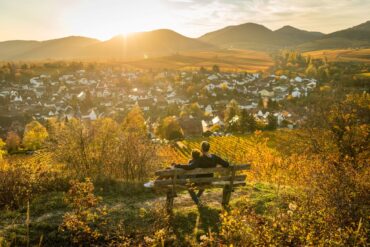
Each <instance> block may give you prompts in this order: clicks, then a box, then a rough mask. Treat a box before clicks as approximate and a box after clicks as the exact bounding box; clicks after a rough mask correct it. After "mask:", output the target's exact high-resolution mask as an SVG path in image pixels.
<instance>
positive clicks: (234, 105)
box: [224, 100, 240, 129]
mask: <svg viewBox="0 0 370 247" xmlns="http://www.w3.org/2000/svg"><path fill="white" fill-rule="evenodd" d="M239 114H240V108H239V105H238V102H236V101H235V100H231V101H230V102H229V104H227V106H226V110H225V117H224V121H225V124H226V128H227V129H229V127H230V125H231V123H230V121H231V120H232V119H233V118H234V117H235V116H238V115H239Z"/></svg>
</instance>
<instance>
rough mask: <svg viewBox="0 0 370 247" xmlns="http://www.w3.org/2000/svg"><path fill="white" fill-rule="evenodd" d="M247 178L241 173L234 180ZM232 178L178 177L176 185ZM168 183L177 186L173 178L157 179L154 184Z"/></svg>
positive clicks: (162, 184)
mask: <svg viewBox="0 0 370 247" xmlns="http://www.w3.org/2000/svg"><path fill="white" fill-rule="evenodd" d="M245 178H246V176H245V175H239V176H235V178H234V181H244V180H245ZM231 179H232V177H231V176H227V177H219V178H215V177H205V178H186V179H177V180H176V185H177V184H189V183H190V184H191V183H212V182H222V181H226V182H228V181H230V180H231ZM167 185H172V186H175V185H174V184H173V180H172V179H167V180H156V181H154V186H167Z"/></svg>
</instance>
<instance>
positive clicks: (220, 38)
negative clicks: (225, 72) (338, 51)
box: [199, 23, 324, 50]
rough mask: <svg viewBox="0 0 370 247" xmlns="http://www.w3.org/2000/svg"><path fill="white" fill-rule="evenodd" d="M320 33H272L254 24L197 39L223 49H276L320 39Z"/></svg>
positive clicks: (283, 30)
mask: <svg viewBox="0 0 370 247" xmlns="http://www.w3.org/2000/svg"><path fill="white" fill-rule="evenodd" d="M323 35H324V34H322V33H320V32H308V31H304V30H300V29H297V28H295V27H292V26H284V27H282V28H280V29H278V30H276V31H272V30H270V29H268V28H266V27H265V26H262V25H259V24H255V23H245V24H241V25H237V26H229V27H226V28H223V29H220V30H217V31H214V32H211V33H207V34H205V35H203V36H201V37H200V38H199V39H200V40H203V41H205V42H209V43H211V44H215V45H218V46H221V47H223V48H240V49H257V50H261V49H268V50H271V49H278V48H282V47H286V46H291V45H297V44H300V43H302V42H307V41H310V40H314V39H317V38H320V37H322V36H323Z"/></svg>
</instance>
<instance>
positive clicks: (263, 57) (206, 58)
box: [123, 50, 273, 72]
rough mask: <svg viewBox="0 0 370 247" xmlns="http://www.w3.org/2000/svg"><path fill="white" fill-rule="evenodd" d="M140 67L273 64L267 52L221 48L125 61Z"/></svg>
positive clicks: (262, 68) (258, 66) (264, 66)
mask: <svg viewBox="0 0 370 247" xmlns="http://www.w3.org/2000/svg"><path fill="white" fill-rule="evenodd" d="M123 64H126V65H128V66H131V67H134V68H140V69H163V68H167V69H181V70H192V69H197V70H198V69H199V68H200V67H204V68H207V69H210V68H212V66H213V65H215V64H217V65H218V66H219V67H220V68H221V69H222V70H223V71H248V72H257V71H265V70H267V69H268V68H269V67H271V66H272V65H273V61H272V59H271V57H270V56H269V55H268V54H267V53H265V52H259V51H250V50H220V51H192V52H180V53H178V54H175V55H172V56H165V57H156V58H147V59H142V60H137V61H130V62H123Z"/></svg>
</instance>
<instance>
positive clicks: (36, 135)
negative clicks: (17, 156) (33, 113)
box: [23, 120, 48, 150]
mask: <svg viewBox="0 0 370 247" xmlns="http://www.w3.org/2000/svg"><path fill="white" fill-rule="evenodd" d="M47 137H48V132H47V130H46V128H45V127H44V126H42V124H40V123H39V122H38V121H36V120H35V121H32V122H30V123H29V124H27V125H26V128H25V130H24V136H23V145H24V146H25V148H26V149H28V150H36V149H39V148H40V147H41V146H42V145H43V144H44V142H45V140H46V138H47Z"/></svg>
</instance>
